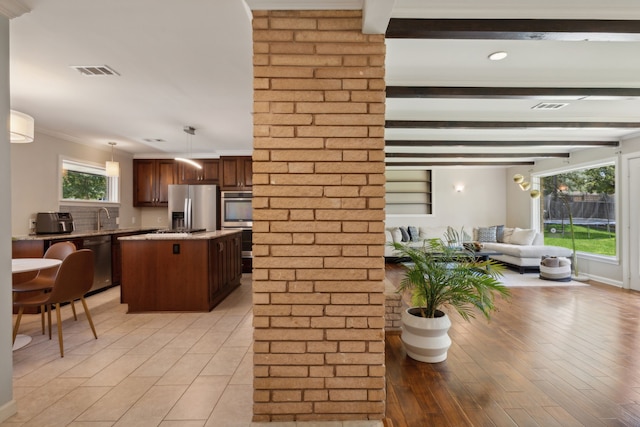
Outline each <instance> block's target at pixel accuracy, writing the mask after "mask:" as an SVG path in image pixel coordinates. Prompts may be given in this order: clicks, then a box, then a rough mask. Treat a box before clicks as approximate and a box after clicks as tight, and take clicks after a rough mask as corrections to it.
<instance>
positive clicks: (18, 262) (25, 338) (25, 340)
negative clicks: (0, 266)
mask: <svg viewBox="0 0 640 427" xmlns="http://www.w3.org/2000/svg"><path fill="white" fill-rule="evenodd" d="M60 264H62V261H61V260H59V259H55V258H12V259H11V273H12V274H16V273H26V272H29V271H40V270H46V269H48V268H53V267H57V266H59V265H60ZM31 339H32V338H31V337H30V336H29V335H24V334H18V335H17V336H16V340H15V342H14V343H13V351H16V350H18V349H20V348H22V347H24V346H26V345H27V344H29V343H30V342H31Z"/></svg>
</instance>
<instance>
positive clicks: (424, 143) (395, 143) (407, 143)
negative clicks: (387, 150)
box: [385, 140, 620, 148]
mask: <svg viewBox="0 0 640 427" xmlns="http://www.w3.org/2000/svg"><path fill="white" fill-rule="evenodd" d="M385 145H386V146H387V147H412V148H416V147H567V146H568V147H618V146H619V145H620V143H619V142H618V141H459V140H455V141H442V140H439V141H428V140H421V141H417V140H387V141H385Z"/></svg>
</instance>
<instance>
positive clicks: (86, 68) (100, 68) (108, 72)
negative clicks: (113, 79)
mask: <svg viewBox="0 0 640 427" xmlns="http://www.w3.org/2000/svg"><path fill="white" fill-rule="evenodd" d="M71 68H73V69H75V70H78V72H79V73H80V74H82V75H83V76H119V75H120V74H118V72H117V71H115V70H114V69H113V68H111V67H109V66H108V65H71Z"/></svg>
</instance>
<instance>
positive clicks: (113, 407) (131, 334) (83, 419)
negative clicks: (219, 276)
mask: <svg viewBox="0 0 640 427" xmlns="http://www.w3.org/2000/svg"><path fill="white" fill-rule="evenodd" d="M87 302H88V305H89V308H90V309H91V314H92V316H93V320H94V323H95V325H96V330H97V332H98V339H97V340H96V339H94V338H93V335H92V334H91V330H90V329H89V325H88V323H87V321H86V317H85V316H84V313H83V312H82V305H81V304H76V309H77V310H78V315H79V318H78V322H75V321H74V320H73V317H72V314H71V308H70V307H69V306H66V307H63V308H62V315H63V319H64V320H63V336H64V346H65V357H64V358H60V353H59V350H58V340H57V337H56V330H55V316H53V317H54V325H53V337H52V340H49V339H48V336H46V335H41V330H40V316H39V315H25V316H24V317H23V322H22V324H21V326H20V333H23V334H28V335H31V336H32V337H33V341H32V342H31V344H29V345H28V346H26V347H24V348H22V349H20V350H17V351H15V352H14V353H13V361H14V381H13V390H14V398H15V400H16V402H17V407H18V413H17V414H15V415H14V416H12V417H10V418H9V419H8V420H6V421H5V422H4V423H2V424H1V425H2V426H10V427H17V426H37V427H44V426H75V427H81V426H82V427H84V426H91V427H106V426H127V427H129V426H163V427H169V426H181V427H183V426H184V427H202V426H206V427H214V426H220V427H248V426H251V425H252V423H251V417H252V395H253V388H252V380H253V372H252V369H253V364H252V357H253V353H252V351H251V347H252V334H253V328H252V326H251V321H252V316H251V275H247V274H245V275H243V278H242V285H241V286H240V287H239V288H238V289H237V290H236V291H234V292H233V293H232V294H231V295H229V297H227V298H226V299H225V300H224V301H223V302H222V303H221V304H220V305H218V306H217V307H216V308H215V309H214V310H213V311H211V312H210V313H146V314H127V313H126V305H123V304H120V289H119V288H112V289H109V290H107V291H105V292H102V293H100V294H97V295H93V296H91V297H89V298H88V299H87ZM14 321H15V319H14Z"/></svg>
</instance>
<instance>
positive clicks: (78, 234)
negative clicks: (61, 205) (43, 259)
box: [11, 227, 158, 240]
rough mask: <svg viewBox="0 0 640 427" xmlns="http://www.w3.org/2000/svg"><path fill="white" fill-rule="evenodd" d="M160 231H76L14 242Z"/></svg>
mask: <svg viewBox="0 0 640 427" xmlns="http://www.w3.org/2000/svg"><path fill="white" fill-rule="evenodd" d="M155 230H158V228H157V227H155V228H154V227H131V228H116V229H112V230H100V231H98V230H89V231H74V232H72V233H56V234H25V235H22V236H13V237H12V238H11V239H12V240H58V239H75V238H82V237H92V236H112V235H114V234H125V233H139V232H145V231H146V232H151V231H155Z"/></svg>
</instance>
